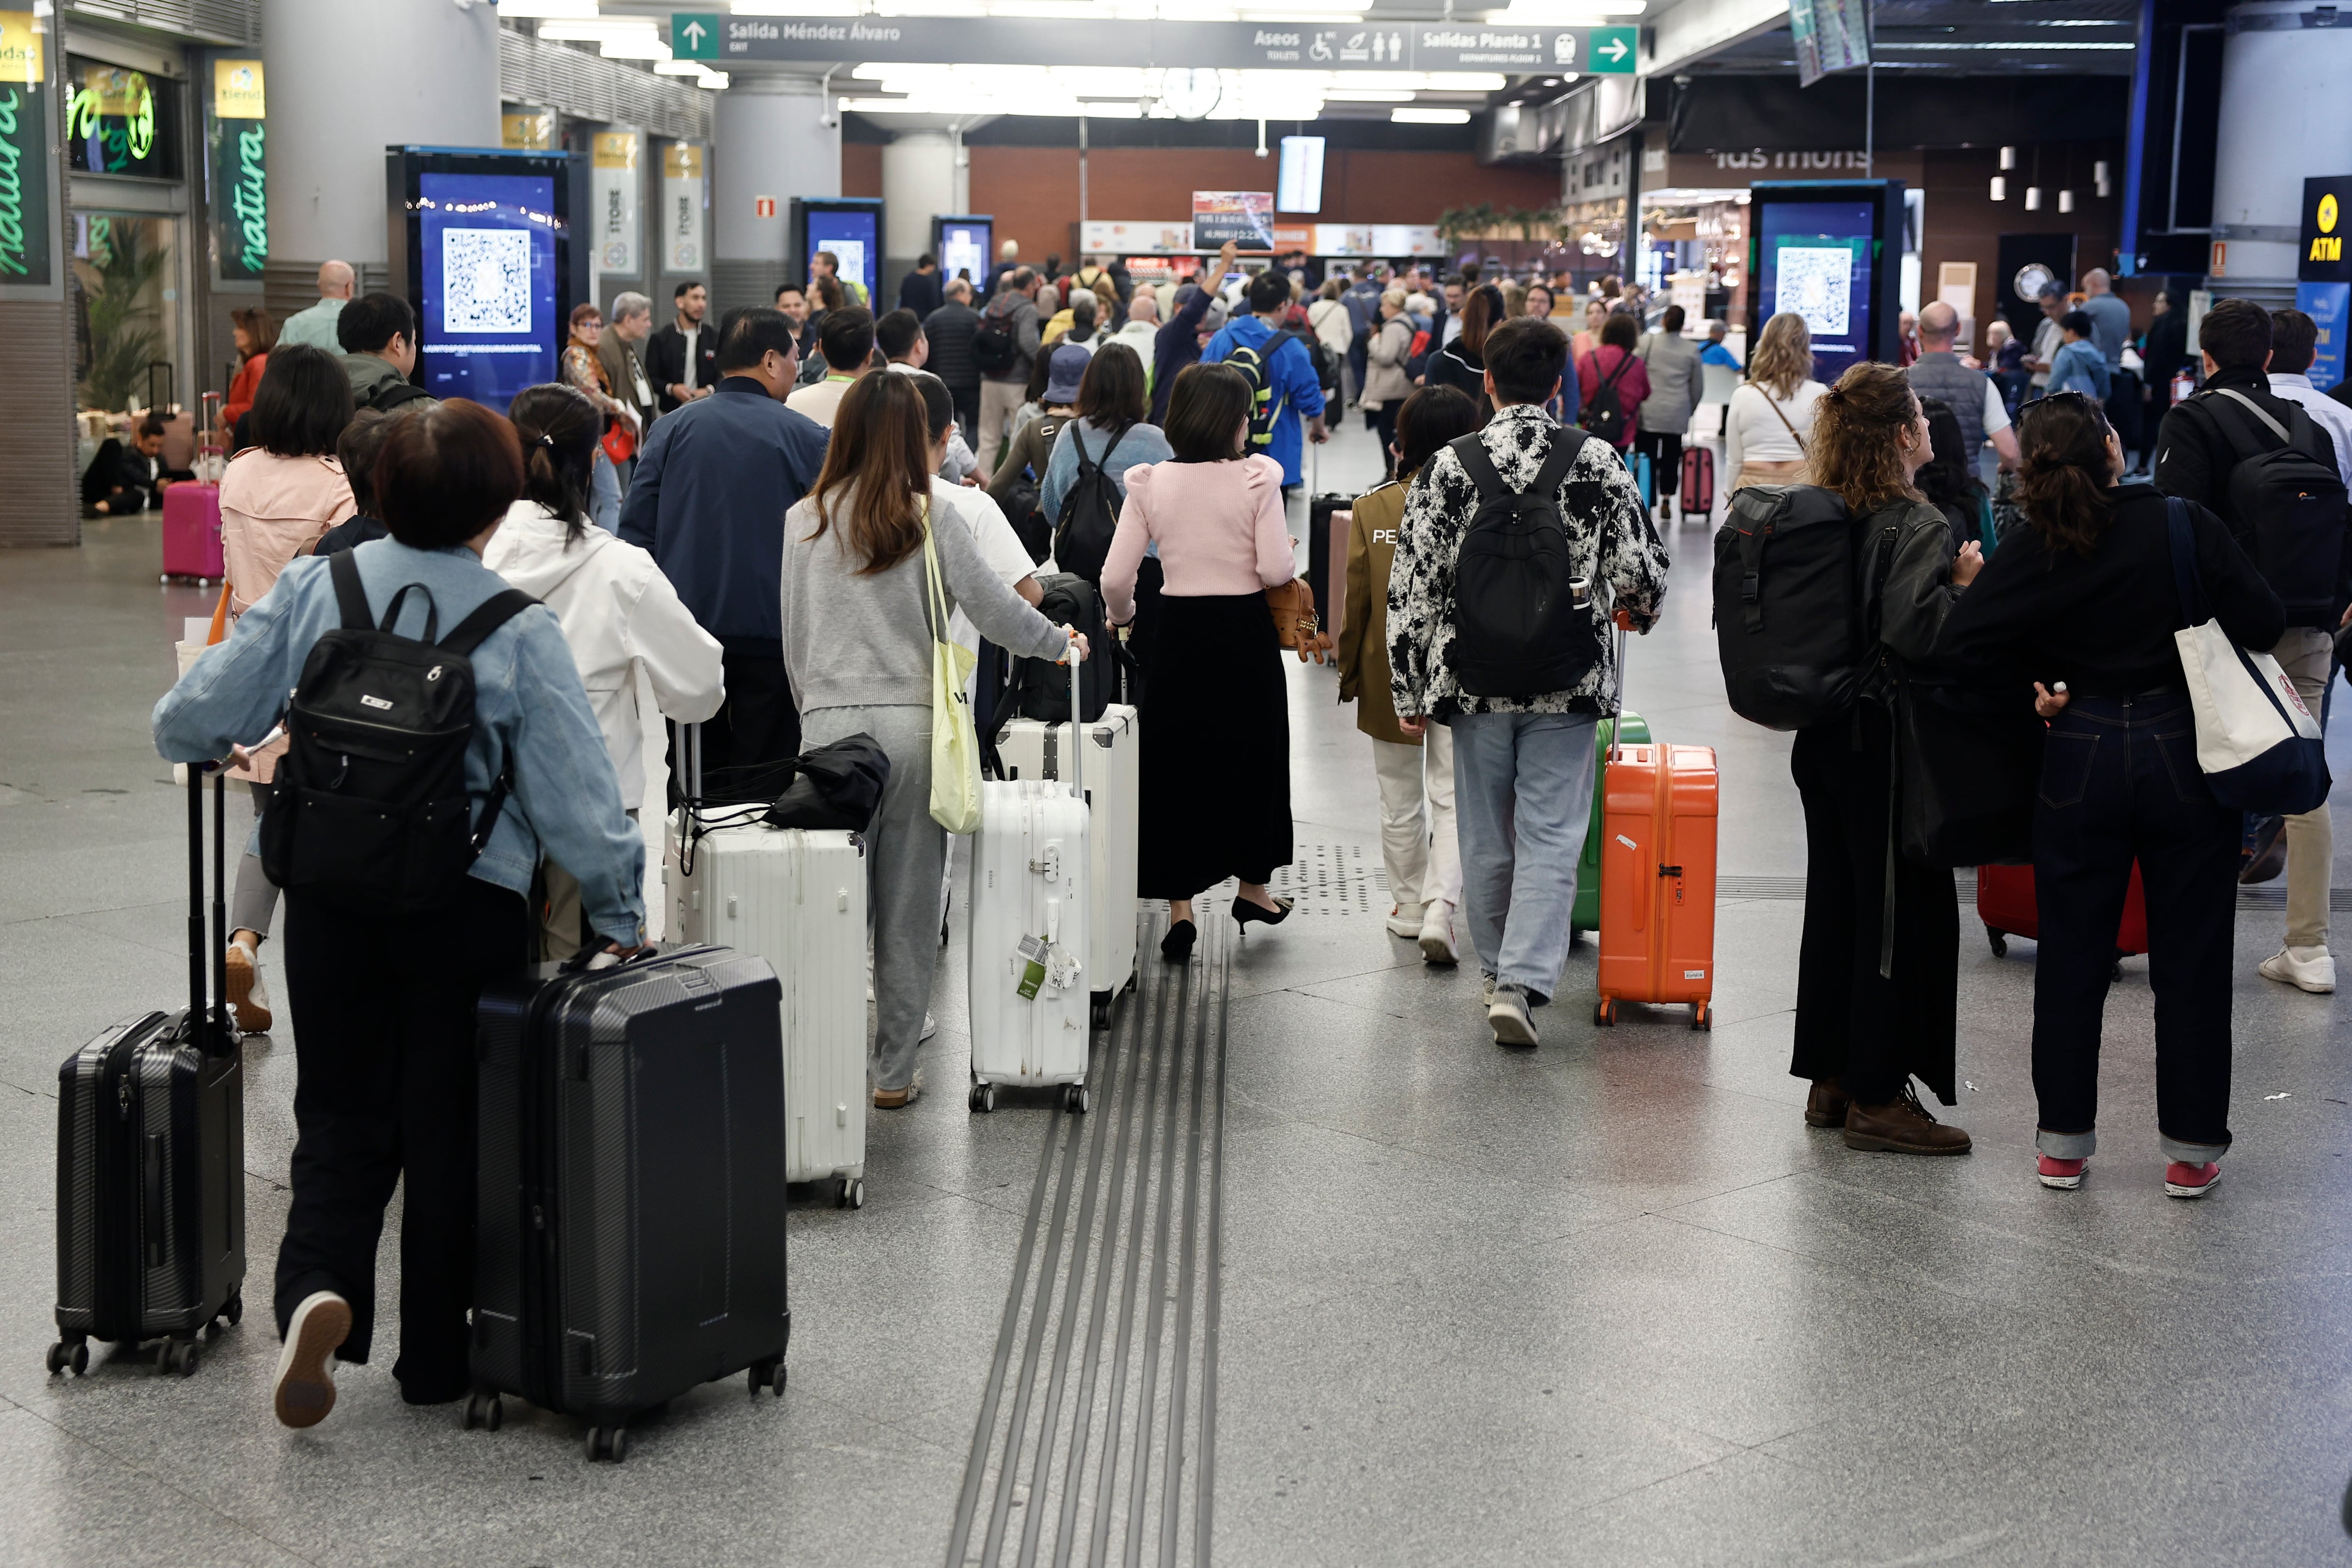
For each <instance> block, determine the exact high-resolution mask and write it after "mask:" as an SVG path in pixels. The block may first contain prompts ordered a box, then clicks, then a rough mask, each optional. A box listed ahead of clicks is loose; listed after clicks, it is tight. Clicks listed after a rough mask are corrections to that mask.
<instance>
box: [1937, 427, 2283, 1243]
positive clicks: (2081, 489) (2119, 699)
mask: <svg viewBox="0 0 2352 1568" xmlns="http://www.w3.org/2000/svg"><path fill="white" fill-rule="evenodd" d="M2018 440H2019V446H2020V447H2021V458H2022V465H2021V474H2020V478H2019V488H2020V489H2021V492H2022V495H2023V500H2024V508H2023V511H2024V522H2023V526H2021V527H2020V528H2019V529H2017V531H2015V532H2014V533H2013V534H2011V535H2010V536H2007V537H2005V538H2004V539H2003V540H2002V541H2001V549H2000V554H1999V555H1998V556H1996V557H1995V558H1994V559H1993V561H1992V562H1990V563H1988V564H1987V565H1986V567H1985V569H1984V573H1983V574H1982V575H1981V576H1979V578H1978V579H1977V581H1976V585H1975V586H1974V587H1972V588H1970V589H1969V592H1968V595H1967V596H1966V597H1965V598H1964V599H1963V600H1962V601H1961V603H1960V604H1959V605H1958V607H1956V608H1955V609H1954V610H1953V611H1952V613H1951V616H1950V617H1949V618H1948V620H1947V621H1946V622H1945V623H1944V631H1943V637H1942V639H1941V641H1940V642H1939V643H1938V645H1937V654H1938V656H1939V657H1941V658H1943V659H1945V660H1946V661H1947V662H1948V663H1950V664H1952V665H1954V666H1956V667H1958V668H1963V669H1966V670H1968V671H1969V672H1971V673H1972V674H1975V675H1977V676H1979V677H1982V678H1985V679H1997V680H2005V681H2008V682H2011V683H2012V684H2013V685H2014V686H2015V687H2016V688H2017V689H2019V691H2020V693H2021V695H2020V697H2019V700H2020V701H2021V702H2022V701H2023V700H2024V698H2023V696H2022V692H2023V689H2024V688H2025V685H2026V683H2027V682H2029V681H2031V682H2032V683H2033V689H2034V692H2035V694H2036V697H2035V709H2036V710H2037V711H2039V712H2040V713H2041V714H2042V717H2043V718H2045V719H2047V720H2049V721H2050V733H2049V736H2048V739H2047V740H2046V741H2045V742H2044V743H2043V747H2042V783H2041V787H2040V790H2039V792H2038V793H2037V795H2036V797H2035V800H2034V803H2033V881H2034V892H2035V896H2036V900H2037V904H2038V908H2037V910H2036V913H2037V914H2038V916H2039V918H2040V921H2041V938H2040V951H2039V952H2037V953H2036V954H2035V960H2034V968H2033V1088H2034V1092H2035V1094H2036V1096H2037V1097H2038V1098H2039V1100H2040V1101H2041V1108H2040V1116H2039V1119H2038V1125H2037V1127H2036V1130H2035V1131H2034V1136H2033V1142H2034V1145H2035V1148H2036V1149H2037V1151H2038V1152H2039V1156H2040V1157H2039V1160H2038V1162H2037V1165H2036V1171H2037V1173H2038V1174H2039V1176H2040V1177H2041V1180H2042V1185H2044V1186H2047V1187H2056V1188H2059V1189H2061V1190H2071V1189H2073V1188H2076V1187H2079V1186H2081V1185H2082V1184H2083V1176H2084V1172H2085V1170H2086V1169H2087V1167H2088V1165H2089V1162H2090V1157H2091V1154H2092V1152H2093V1151H2094V1150H2095V1148H2096V1147H2097V1142H2098V1133H2097V1120H2098V1084H2099V1079H2098V1073H2099V1032H2100V1016H2101V1013H2102V1011H2103V1010H2104V1008H2105V1005H2106V996H2107V985H2108V979H2109V976H2110V974H2111V973H2112V972H2113V969H2114V965H2115V941H2116V926H2117V925H2118V923H2120V921H2121V920H2122V917H2123V911H2124V900H2125V897H2126V888H2127V887H2128V885H2129V883H2130V880H2131V871H2132V866H2133V864H2134V862H2135V861H2137V864H2138V866H2139V870H2140V878H2141V882H2142V886H2143V888H2144V889H2145V891H2146V893H2147V937H2148V981H2149V983H2150V984H2151V985H2152V986H2153V987H2154V988H2155V991H2156V996H2157V1008H2156V1126H2157V1133H2158V1140H2159V1142H2161V1143H2162V1145H2163V1149H2164V1153H2165V1157H2166V1159H2167V1160H2168V1161H2169V1162H2171V1163H2170V1164H2169V1165H2168V1168H2167V1169H2166V1171H2165V1174H2164V1187H2165V1191H2166V1192H2167V1193H2168V1194H2171V1195H2172V1196H2174V1197H2177V1198H2194V1197H2200V1196H2202V1195H2203V1194H2205V1193H2207V1192H2209V1191H2210V1190H2211V1188H2212V1185H2213V1183H2214V1182H2215V1180H2217V1179H2218V1178H2219V1177H2220V1175H2221V1164H2220V1161H2221V1155H2222V1154H2223V1153H2224V1152H2227V1151H2228V1149H2229V1147H2230V1126H2229V1113H2230V1048H2231V1047H2230V997H2231V973H2230V972H2231V939H2232V936H2233V933H2234V929H2235V924H2236V921H2237V908H2238V889H2237V879H2238V839H2239V832H2240V826H2239V816H2238V814H2237V813H2236V812H2234V811H2231V810H2228V809H2227V808H2225V807H2223V806H2221V805H2219V804H2217V803H2216V802H2215V801H2214V799H2213V795H2212V792H2211V790H2210V789H2209V788H2208V787H2207V785H2206V783H2205V775H2204V773H2203V770H2202V769H2201V768H2200V766H2199V765H2198V761H2197V731H2196V723H2195V721H2194V718H2193V716H2192V714H2191V712H2190V710H2189V686H2188V679H2187V676H2186V674H2185V673H2184V671H2183V670H2182V668H2181V664H2180V654H2179V645H2177V644H2176V643H2175V642H2174V640H2173V634H2174V633H2175V632H2177V631H2179V630H2180V629H2181V628H2182V627H2183V626H2187V625H2188V617H2187V616H2186V615H2185V614H2184V613H2183V609H2182V605H2181V602H2180V593H2179V584H2178V583H2177V581H2176V579H2175V577H2174V563H2173V557H2172V538H2171V533H2172V529H2171V517H2170V508H2172V507H2174V506H2179V507H2183V508H2186V509H2187V511H2188V518H2187V522H2188V525H2189V540H2190V542H2191V548H2192V549H2193V551H2194V552H2195V557H2196V567H2197V575H2198V577H2199V578H2200V580H2201V581H2202V583H2203V585H2204V590H2205V597H2206V599H2207V601H2208V603H2209V604H2210V605H2211V608H2212V614H2213V618H2214V619H2215V620H2217V621H2219V622H2220V623H2221V629H2222V630H2223V631H2225V632H2227V633H2228V634H2229V635H2230V637H2231V639H2232V640H2234V641H2235V642H2237V644H2238V645H2239V646H2240V647H2253V648H2265V647H2271V646H2272V645H2273V644H2275V643H2276V642H2277V641H2278V640H2279V638H2280V637H2282V636H2284V632H2285V627H2286V610H2285V607H2284V605H2281V604H2280V603H2279V600H2278V595H2276V594H2274V593H2273V592H2272V591H2271V587H2270V584H2268V583H2266V582H2265V581H2264V580H2263V576H2262V574H2261V573H2260V572H2258V571H2257V570H2256V569H2255V568H2254V566H2253V564H2252V563H2251V562H2249V561H2248V560H2247V559H2246V557H2245V554H2244V552H2242V551H2241V550H2240V549H2239V548H2238V546H2237V544H2236V543H2235V542H2233V541H2232V540H2231V537H2230V531H2229V529H2228V527H2227V525H2226V524H2224V523H2223V522H2222V521H2221V519H2219V518H2217V517H2215V516H2214V515H2213V514H2212V513H2211V512H2210V511H2208V510H2205V509H2204V508H2203V507H2201V506H2199V505H2197V504H2196V503H2195V502H2193V501H2168V500H2167V499H2166V498H2165V497H2164V496H2162V495H2160V494H2158V492H2157V490H2156V489H2155V487H2154V486H2152V485H2144V484H2139V485H2126V484H2121V483H2119V482H2118V481H2119V480H2120V479H2121V478H2122V475H2123V471H2124V454H2123V446H2122V443H2121V442H2119V441H2118V440H2117V439H2116V434H2115V431H2114V430H2113V429H2112V428H2110V427H2109V426H2108V424H2107V422H2106V419H2105V416H2104V415H2103V414H2102V413H2101V411H2100V409H2099V406H2098V405H2097V404H2095V402H2093V401H2092V400H2091V399H2090V398H2089V397H2087V396H2084V395H2082V394H2080V393H2074V392H2060V393H2055V394H2053V395H2050V396H2048V397H2043V398H2041V399H2038V400H2037V401H2035V402H2032V403H2029V404H2027V405H2025V407H2024V408H2023V409H2022V410H2021V411H2020V413H2019V416H2018Z"/></svg>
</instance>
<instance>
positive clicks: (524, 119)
mask: <svg viewBox="0 0 2352 1568" xmlns="http://www.w3.org/2000/svg"><path fill="white" fill-rule="evenodd" d="M499 146H501V147H503V148H505V149H506V150H507V151H508V152H509V153H551V152H553V151H555V110H551V109H509V110H507V111H506V112H505V113H503V114H501V115H499Z"/></svg>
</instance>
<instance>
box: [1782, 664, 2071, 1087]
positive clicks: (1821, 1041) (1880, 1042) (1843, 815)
mask: <svg viewBox="0 0 2352 1568" xmlns="http://www.w3.org/2000/svg"><path fill="white" fill-rule="evenodd" d="M1893 729H1894V727H1893V724H1892V722H1891V721H1889V719H1888V718H1887V716H1886V712H1885V710H1884V709H1882V708H1880V707H1879V706H1878V705H1877V704H1876V703H1874V702H1864V703H1862V704H1860V705H1859V706H1858V707H1857V708H1856V709H1855V710H1854V713H1853V715H1851V716H1849V717H1846V718H1843V719H1839V720H1836V721H1832V722H1831V723H1827V724H1821V725H1816V726H1814V727H1813V728H1811V729H1809V730H1800V731H1797V740H1796V744H1795V746H1794V748H1793V749H1792V750H1791V752H1790V772H1791V773H1794V774H1795V775H1796V780H1797V793H1798V794H1799V795H1800V796H1801V797H1802V799H1803V801H1804V809H1805V931H1804V936H1803V938H1802V940H1801V943H1800V945H1799V948H1798V957H1797V1028H1796V1052H1795V1056H1794V1058H1793V1060H1792V1061H1791V1062H1790V1067H1789V1070H1790V1072H1792V1073H1794V1074H1795V1075H1796V1076H1797V1077H1799V1078H1804V1079H1827V1078H1834V1079H1843V1081H1844V1084H1845V1088H1846V1091H1847V1092H1848V1093H1850V1094H1851V1095H1853V1098H1854V1099H1855V1100H1859V1101H1860V1102H1862V1103H1863V1104H1864V1105H1883V1104H1885V1102H1886V1101H1888V1100H1893V1099H1894V1098H1895V1096H1896V1095H1897V1094H1899V1093H1901V1092H1902V1090H1903V1087H1904V1085H1905V1084H1906V1083H1908V1082H1909V1081H1910V1079H1911V1078H1912V1076H1913V1075H1914V1074H1916V1075H1917V1076H1918V1077H1919V1078H1920V1079H1922V1080H1924V1081H1925V1082H1926V1083H1927V1087H1928V1088H1929V1089H1933V1090H1935V1092H1936V1095H1937V1098H1938V1099H1940V1100H1943V1102H1944V1103H1945V1104H1947V1105H1949V1104H1951V1103H1952V1101H1953V1100H1954V1099H1955V1098H1956V1096H1955V1094H1954V1089H1955V1085H1954V1083H1953V1076H1954V1075H1953V1067H1954V1056H1955V1050H1954V1038H1955V1034H1956V1030H1957V1017H1956V1011H1957V997H1958V990H1959V965H1960V912H1959V905H1958V900H1956V898H1955V897H1954V894H1953V889H1952V874H1951V873H1950V872H1949V871H1939V870H1932V869H1930V868H1927V867H1925V866H1921V865H1919V864H1917V863H1916V862H1915V861H1912V860H1910V859H1908V858H1906V857H1905V856H1903V855H1902V854H1901V853H1900V852H1897V853H1896V855H1895V864H1894V868H1893V875H1894V878H1895V953H1894V958H1895V962H1894V964H1893V969H1892V974H1891V975H1889V976H1883V975H1881V974H1880V973H1878V963H1879V951H1880V938H1881V935H1882V932H1883V931H1884V930H1885V926H1884V910H1885V899H1886V878H1887V875H1888V867H1887V853H1886V847H1887V821H1888V817H1889V815H1890V813H1891V812H1892V811H1893V809H1894V804H1895V803H1894V796H1893V790H1892V787H1891V773H1892V770H1891V767H1890V763H1889V754H1888V753H1889V751H1890V747H1891V742H1892V739H1893ZM2107 930H2108V931H2109V932H2110V933H2111V934H2112V933H2113V931H2115V927H2114V926H2112V925H2110V926H2108V928H2107Z"/></svg>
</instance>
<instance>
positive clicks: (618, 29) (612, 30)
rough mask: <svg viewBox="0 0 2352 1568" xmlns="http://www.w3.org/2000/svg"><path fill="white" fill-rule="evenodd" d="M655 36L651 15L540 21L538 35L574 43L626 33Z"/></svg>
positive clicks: (590, 41) (599, 40)
mask: <svg viewBox="0 0 2352 1568" xmlns="http://www.w3.org/2000/svg"><path fill="white" fill-rule="evenodd" d="M633 33H634V34H643V35H644V36H645V37H656V36H657V35H656V33H655V32H654V19H653V18H652V17H651V16H593V17H585V18H575V19H572V20H568V21H554V22H541V24H540V25H539V36H540V37H542V38H554V39H559V40H562V41H565V42H570V43H576V44H593V43H600V42H602V41H603V40H604V39H606V38H611V37H622V36H625V35H628V34H633Z"/></svg>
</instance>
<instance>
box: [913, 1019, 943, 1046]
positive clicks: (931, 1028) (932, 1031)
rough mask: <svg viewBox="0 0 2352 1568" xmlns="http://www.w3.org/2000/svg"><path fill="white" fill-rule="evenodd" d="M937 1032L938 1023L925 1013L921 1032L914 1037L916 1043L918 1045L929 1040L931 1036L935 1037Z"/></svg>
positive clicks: (938, 1028) (938, 1030)
mask: <svg viewBox="0 0 2352 1568" xmlns="http://www.w3.org/2000/svg"><path fill="white" fill-rule="evenodd" d="M939 1032H940V1021H939V1020H938V1019H937V1018H934V1017H932V1016H930V1015H929V1013H926V1014H924V1015H923V1032H922V1033H921V1034H919V1035H918V1036H916V1037H915V1039H916V1043H917V1044H920V1043H921V1042H923V1041H925V1040H928V1039H929V1038H930V1037H932V1036H933V1035H936V1034H938V1033H939Z"/></svg>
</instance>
